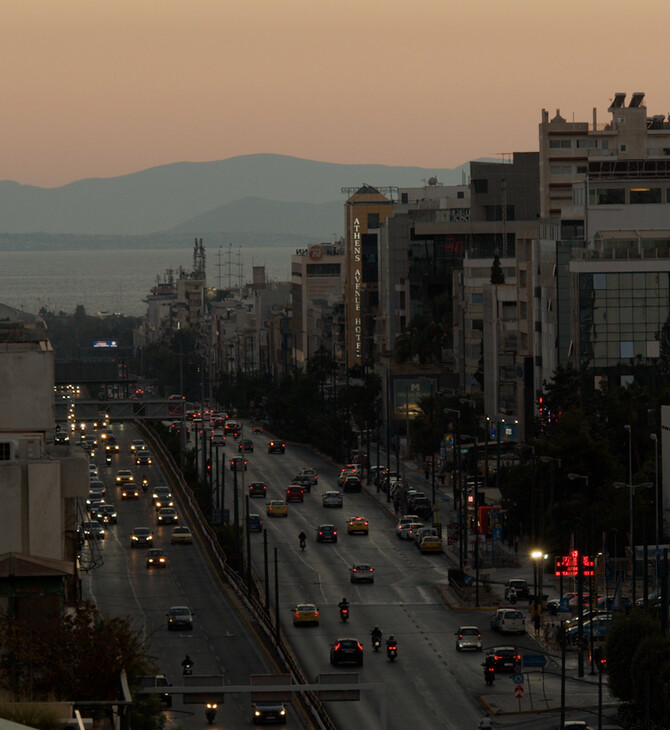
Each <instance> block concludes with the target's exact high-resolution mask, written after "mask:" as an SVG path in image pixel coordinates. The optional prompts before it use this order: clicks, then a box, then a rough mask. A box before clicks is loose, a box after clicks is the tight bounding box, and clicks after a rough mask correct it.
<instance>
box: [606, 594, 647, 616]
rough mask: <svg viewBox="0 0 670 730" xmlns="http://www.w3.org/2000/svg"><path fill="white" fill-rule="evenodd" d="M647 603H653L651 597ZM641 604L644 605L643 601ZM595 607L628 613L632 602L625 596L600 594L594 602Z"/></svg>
mask: <svg viewBox="0 0 670 730" xmlns="http://www.w3.org/2000/svg"><path fill="white" fill-rule="evenodd" d="M636 603H637V601H636ZM649 603H653V599H652V601H650V602H649ZM642 605H644V602H643V604H642ZM596 608H598V609H599V610H601V611H612V612H616V611H623V612H624V613H630V612H631V610H632V608H633V602H632V601H631V600H630V598H628V597H627V596H607V597H605V596H600V597H599V598H598V600H597V602H596Z"/></svg>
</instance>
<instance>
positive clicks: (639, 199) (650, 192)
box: [629, 188, 661, 205]
mask: <svg viewBox="0 0 670 730" xmlns="http://www.w3.org/2000/svg"><path fill="white" fill-rule="evenodd" d="M629 194H630V204H631V205H640V204H645V203H660V202H661V188H631V189H630V193H629Z"/></svg>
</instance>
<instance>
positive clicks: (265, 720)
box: [253, 702, 286, 725]
mask: <svg viewBox="0 0 670 730" xmlns="http://www.w3.org/2000/svg"><path fill="white" fill-rule="evenodd" d="M253 721H254V725H283V724H284V723H285V722H286V707H285V705H284V704H283V703H281V702H256V703H255V704H254V707H253Z"/></svg>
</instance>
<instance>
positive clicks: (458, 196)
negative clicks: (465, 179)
mask: <svg viewBox="0 0 670 730" xmlns="http://www.w3.org/2000/svg"><path fill="white" fill-rule="evenodd" d="M456 197H457V198H464V197H465V192H464V191H463V190H458V191H457V192H456Z"/></svg>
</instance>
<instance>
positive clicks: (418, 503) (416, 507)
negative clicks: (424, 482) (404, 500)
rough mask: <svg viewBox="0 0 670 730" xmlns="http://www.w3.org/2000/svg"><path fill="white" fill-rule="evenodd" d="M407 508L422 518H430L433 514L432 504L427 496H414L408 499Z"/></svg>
mask: <svg viewBox="0 0 670 730" xmlns="http://www.w3.org/2000/svg"><path fill="white" fill-rule="evenodd" d="M408 509H411V510H412V512H415V513H416V514H417V515H419V517H421V518H422V519H424V520H428V519H430V517H431V516H432V514H433V505H432V504H431V503H430V500H429V499H428V497H414V498H413V499H412V500H410V503H409V504H408Z"/></svg>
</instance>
